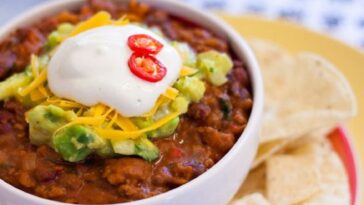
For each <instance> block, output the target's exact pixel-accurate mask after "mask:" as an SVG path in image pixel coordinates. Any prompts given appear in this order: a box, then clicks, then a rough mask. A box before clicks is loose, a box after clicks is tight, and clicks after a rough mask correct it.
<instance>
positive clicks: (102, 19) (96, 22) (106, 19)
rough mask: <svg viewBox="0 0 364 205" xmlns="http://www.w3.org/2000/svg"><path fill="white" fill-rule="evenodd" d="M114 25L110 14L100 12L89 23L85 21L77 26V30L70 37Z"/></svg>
mask: <svg viewBox="0 0 364 205" xmlns="http://www.w3.org/2000/svg"><path fill="white" fill-rule="evenodd" d="M110 24H112V20H111V16H110V14H109V13H108V12H105V11H100V12H98V13H97V14H95V15H94V16H92V17H91V18H90V19H88V20H87V21H84V22H82V23H80V24H78V25H77V26H76V28H75V29H74V30H73V31H72V32H71V34H70V36H75V35H77V34H80V33H82V32H84V31H87V30H90V29H93V28H96V27H100V26H105V25H110Z"/></svg>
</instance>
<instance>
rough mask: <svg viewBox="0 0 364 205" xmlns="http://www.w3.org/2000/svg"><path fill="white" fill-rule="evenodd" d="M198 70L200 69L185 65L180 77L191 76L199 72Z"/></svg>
mask: <svg viewBox="0 0 364 205" xmlns="http://www.w3.org/2000/svg"><path fill="white" fill-rule="evenodd" d="M197 71H198V70H197V69H195V68H191V67H187V66H183V67H182V69H181V71H180V73H179V75H180V77H184V76H189V75H193V74H195V73H197Z"/></svg>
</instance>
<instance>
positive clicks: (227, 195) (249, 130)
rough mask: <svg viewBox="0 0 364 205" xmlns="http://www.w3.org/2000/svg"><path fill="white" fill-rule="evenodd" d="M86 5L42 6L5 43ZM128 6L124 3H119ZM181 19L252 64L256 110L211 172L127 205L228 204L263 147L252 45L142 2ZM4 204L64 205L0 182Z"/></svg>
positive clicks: (153, 0)
mask: <svg viewBox="0 0 364 205" xmlns="http://www.w3.org/2000/svg"><path fill="white" fill-rule="evenodd" d="M84 1H85V0H62V1H50V2H48V3H46V4H43V5H40V6H38V7H36V8H34V9H32V10H30V11H28V12H26V13H24V14H23V15H21V16H20V17H18V18H17V19H15V20H13V21H11V22H10V23H8V24H7V25H5V26H3V27H2V28H0V38H4V37H5V36H6V35H7V34H8V33H9V32H11V31H13V30H15V29H16V28H18V27H20V26H25V25H29V24H30V23H32V22H35V21H37V20H40V19H41V18H42V17H45V16H49V15H52V14H55V13H56V12H58V11H62V10H64V9H72V8H76V7H78V6H80V5H81V4H82V3H83V2H84ZM115 1H124V0H115ZM140 1H141V2H145V3H147V4H150V5H152V6H154V7H157V8H160V9H163V10H165V11H167V12H169V13H172V14H174V15H176V16H180V17H182V18H184V19H187V20H190V21H192V22H195V23H197V24H199V25H201V26H203V27H205V28H207V29H209V30H211V31H213V32H215V33H216V34H218V35H219V36H221V37H223V38H226V39H228V40H229V42H230V45H231V46H232V48H233V50H234V51H235V53H236V54H237V55H238V57H239V58H241V59H242V60H244V61H245V62H246V63H247V65H248V72H249V75H250V79H251V82H252V87H253V98H254V103H253V110H252V112H251V116H250V119H249V122H248V124H247V127H246V128H245V131H244V132H243V134H242V136H241V137H240V138H239V140H238V141H237V142H236V143H235V145H234V146H233V147H232V148H231V150H230V151H229V152H228V153H227V154H226V155H225V156H224V157H223V158H222V159H221V160H220V161H219V162H218V163H217V164H215V165H214V166H213V167H212V168H211V169H209V170H208V171H206V173H204V174H202V175H201V176H199V177H197V178H196V179H194V180H192V181H190V182H188V183H187V184H185V185H182V186H180V187H178V188H176V189H173V190H171V191H168V192H166V193H163V194H160V195H157V196H154V197H151V198H148V199H143V200H139V201H134V202H129V203H122V204H123V205H187V204H191V205H224V204H226V203H227V202H228V201H229V200H230V199H231V198H232V197H233V195H234V193H235V192H236V191H237V190H238V188H239V186H240V185H241V183H242V182H243V180H244V179H245V177H246V175H247V173H248V171H249V169H250V165H251V163H252V161H253V159H254V156H255V153H256V151H257V147H258V141H259V136H258V131H259V127H260V124H261V116H262V110H263V82H262V78H261V73H260V71H259V67H258V64H257V62H256V60H255V57H254V55H253V53H252V51H251V50H250V48H249V46H248V45H247V43H246V42H245V41H244V40H243V39H242V38H241V37H240V35H239V34H238V33H237V32H235V31H234V30H233V29H232V28H231V27H230V26H228V25H227V24H226V23H225V22H223V21H222V20H220V19H218V18H217V17H215V16H212V15H210V14H208V13H206V12H202V11H199V10H197V9H194V8H192V7H190V6H188V5H186V4H183V3H181V2H180V1H171V0H140ZM0 204H2V205H62V204H65V203H60V202H56V201H51V200H47V199H43V198H40V197H37V196H34V195H31V194H28V193H26V192H23V191H22V190H19V189H17V188H15V187H13V186H11V185H9V184H7V183H6V182H4V181H3V180H0Z"/></svg>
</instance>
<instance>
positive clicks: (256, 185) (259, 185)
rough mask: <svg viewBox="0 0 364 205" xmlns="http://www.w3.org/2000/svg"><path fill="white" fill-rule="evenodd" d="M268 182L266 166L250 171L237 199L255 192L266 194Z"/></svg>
mask: <svg viewBox="0 0 364 205" xmlns="http://www.w3.org/2000/svg"><path fill="white" fill-rule="evenodd" d="M265 182H266V167H265V166H264V165H262V166H259V167H257V168H256V169H254V170H252V171H250V173H249V175H248V176H247V177H246V179H245V181H244V183H243V185H242V186H241V187H240V189H239V191H238V192H237V193H236V194H235V198H238V199H239V198H242V197H243V196H246V195H250V194H253V193H255V192H260V193H263V194H264V193H265V184H266V183H265Z"/></svg>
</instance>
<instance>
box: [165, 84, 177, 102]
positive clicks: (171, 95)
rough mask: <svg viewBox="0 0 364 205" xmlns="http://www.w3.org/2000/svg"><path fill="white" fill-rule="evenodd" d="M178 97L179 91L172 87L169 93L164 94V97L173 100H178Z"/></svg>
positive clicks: (168, 90)
mask: <svg viewBox="0 0 364 205" xmlns="http://www.w3.org/2000/svg"><path fill="white" fill-rule="evenodd" d="M177 95H178V90H177V89H175V88H172V87H169V88H168V89H167V91H166V92H165V93H164V94H163V96H165V97H167V98H169V99H171V100H174V99H176V97H177Z"/></svg>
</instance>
